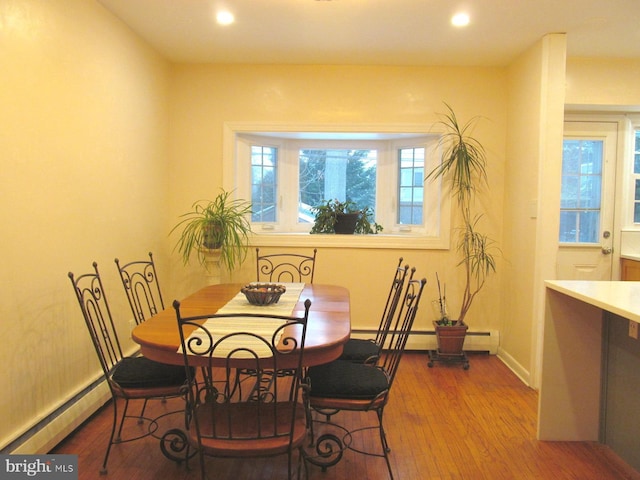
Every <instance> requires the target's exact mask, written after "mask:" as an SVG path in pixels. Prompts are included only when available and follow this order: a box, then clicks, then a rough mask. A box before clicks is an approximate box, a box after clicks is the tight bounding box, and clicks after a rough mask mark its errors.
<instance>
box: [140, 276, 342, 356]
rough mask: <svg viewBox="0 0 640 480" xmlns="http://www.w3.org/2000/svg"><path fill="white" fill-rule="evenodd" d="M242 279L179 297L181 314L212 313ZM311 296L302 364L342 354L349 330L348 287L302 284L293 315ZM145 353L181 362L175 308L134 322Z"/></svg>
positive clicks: (238, 289) (236, 291)
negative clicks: (138, 323)
mask: <svg viewBox="0 0 640 480" xmlns="http://www.w3.org/2000/svg"><path fill="white" fill-rule="evenodd" d="M243 285H244V284H242V283H232V284H220V285H209V286H207V287H204V288H202V289H201V290H198V291H197V292H195V293H193V294H192V295H189V296H188V297H187V298H185V299H184V300H181V301H180V313H181V315H182V316H183V317H190V316H195V315H206V314H213V313H215V312H216V311H217V310H218V309H219V308H221V307H223V306H224V305H225V304H226V303H227V302H228V301H229V300H231V299H232V298H233V297H234V296H235V295H236V294H237V293H238V292H239V291H240V288H242V286H243ZM307 298H308V299H309V300H311V308H310V310H309V321H308V324H307V339H306V345H305V352H304V365H305V366H313V365H320V364H323V363H327V362H330V361H332V360H335V359H336V358H338V357H339V356H340V355H341V354H342V348H343V345H344V343H345V342H346V341H347V340H348V339H349V335H350V332H351V316H350V302H349V291H348V290H347V289H346V288H344V287H340V286H336V285H317V284H307V285H305V287H304V289H303V291H302V293H301V294H300V298H299V300H298V303H297V305H296V307H295V308H294V311H293V315H298V314H302V312H304V301H305V300H306V299H307ZM132 338H133V340H134V341H135V342H136V343H138V344H139V345H140V351H141V353H142V354H143V355H144V356H145V357H148V358H150V359H152V360H156V361H158V362H163V363H169V364H173V365H183V364H184V359H183V357H182V354H181V353H178V348H179V347H180V334H179V332H178V323H177V320H176V312H175V310H174V308H173V307H169V308H167V309H165V310H163V311H162V312H160V313H158V314H157V315H154V316H153V317H151V318H149V319H148V320H146V321H145V322H143V323H141V324H140V325H138V326H137V327H136V328H134V329H133V332H132Z"/></svg>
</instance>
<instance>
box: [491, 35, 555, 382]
mask: <svg viewBox="0 0 640 480" xmlns="http://www.w3.org/2000/svg"><path fill="white" fill-rule="evenodd" d="M565 51H566V39H565V36H564V35H562V34H552V35H547V36H546V37H544V38H543V39H541V40H540V41H539V42H537V43H536V44H535V45H533V46H532V47H531V48H530V49H528V50H527V51H526V52H524V53H523V54H522V55H520V56H519V58H518V59H517V61H515V62H513V63H512V65H510V67H509V115H508V117H509V131H508V142H507V158H508V161H507V173H506V181H505V199H507V200H506V201H505V202H504V207H505V210H504V224H505V228H504V232H505V234H504V237H503V238H504V244H503V248H504V253H505V257H506V258H508V261H507V262H505V264H504V276H503V282H504V283H503V285H504V287H503V292H504V294H503V297H502V298H503V317H502V319H503V323H502V326H501V336H502V337H501V344H500V352H499V353H500V355H501V356H502V357H503V359H504V360H505V362H506V363H507V364H509V366H510V367H511V368H512V369H513V370H514V371H515V372H516V373H518V374H519V375H520V376H521V378H523V380H525V381H526V382H527V383H534V384H535V382H534V381H533V380H534V379H533V378H531V375H532V374H535V368H536V361H537V357H536V354H537V351H536V348H537V346H538V344H537V338H538V334H539V332H538V325H540V324H541V323H540V322H541V320H542V317H541V315H542V312H543V311H544V305H543V304H542V305H541V302H543V300H544V297H543V293H544V280H545V279H551V278H554V275H555V270H554V267H555V250H556V247H557V232H558V227H557V225H558V211H559V210H558V205H559V201H560V200H559V193H560V175H559V170H560V165H561V162H562V120H563V105H564V98H563V97H564V64H565Z"/></svg>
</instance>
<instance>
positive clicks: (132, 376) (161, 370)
mask: <svg viewBox="0 0 640 480" xmlns="http://www.w3.org/2000/svg"><path fill="white" fill-rule="evenodd" d="M111 378H113V380H114V381H115V382H116V383H117V384H118V385H120V386H121V387H123V388H153V387H171V386H180V385H182V384H183V383H185V381H186V379H187V374H186V372H185V369H184V366H179V365H167V364H164V363H159V362H155V361H153V360H150V359H148V358H146V357H125V358H123V359H122V360H121V361H120V363H118V365H117V366H116V367H115V369H114V371H113V374H112V377H111Z"/></svg>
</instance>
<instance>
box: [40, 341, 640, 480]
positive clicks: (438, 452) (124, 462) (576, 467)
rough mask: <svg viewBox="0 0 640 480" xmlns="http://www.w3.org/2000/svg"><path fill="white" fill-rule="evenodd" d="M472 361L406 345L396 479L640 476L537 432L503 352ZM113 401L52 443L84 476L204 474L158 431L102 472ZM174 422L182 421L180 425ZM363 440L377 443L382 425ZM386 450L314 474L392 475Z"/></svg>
mask: <svg viewBox="0 0 640 480" xmlns="http://www.w3.org/2000/svg"><path fill="white" fill-rule="evenodd" d="M469 357H470V363H471V368H470V369H469V370H466V371H465V370H463V369H462V368H461V367H460V366H456V365H450V366H447V365H442V364H436V365H435V366H434V367H433V368H428V367H427V356H426V354H423V353H407V354H406V355H405V357H404V358H403V360H402V364H401V365H400V369H399V373H398V377H397V379H396V383H395V385H394V386H393V391H392V392H391V400H390V402H389V404H388V405H387V407H386V409H385V414H384V421H385V428H386V432H387V436H388V440H389V444H390V446H391V449H392V452H391V463H392V467H393V471H394V475H395V478H396V479H397V480H413V479H416V480H418V479H420V480H421V479H434V480H453V479H464V480H467V479H469V480H476V479H477V480H482V479H505V480H514V479H518V480H519V479H549V480H551V479H553V480H556V479H580V480H591V479H593V480H606V479H612V480H613V479H616V480H618V479H634V480H635V479H640V473H638V472H636V471H635V470H633V469H631V468H630V467H629V466H627V465H626V464H625V463H624V462H622V461H621V460H620V459H619V458H618V457H617V456H616V455H615V454H613V453H612V452H611V451H610V450H609V449H608V448H607V447H605V446H603V445H599V444H595V443H583V442H540V441H538V440H536V417H537V401H538V396H537V393H536V392H535V391H534V390H532V389H530V388H528V387H527V386H525V385H524V384H523V383H522V382H521V381H520V380H519V379H518V378H517V377H516V376H515V375H514V374H513V373H512V372H511V371H510V370H509V369H508V368H507V367H506V366H505V365H504V364H503V363H502V362H501V361H500V360H499V359H498V358H496V357H494V356H489V355H483V354H476V355H470V356H469ZM177 402H179V401H178V400H171V401H169V402H168V403H167V404H164V405H163V404H160V403H159V402H156V403H155V404H154V405H153V409H154V410H153V411H154V412H155V413H158V412H161V411H171V410H172V409H176V408H179V407H180V405H179V403H177ZM374 417H375V414H374V413H370V414H360V413H351V412H341V413H339V414H338V415H336V416H335V417H334V419H333V420H334V421H336V422H338V423H344V424H348V425H350V426H352V425H357V424H359V423H363V422H368V423H373V422H374V420H375V418H374ZM111 419H112V410H111V407H110V406H108V408H104V409H103V410H101V411H100V412H98V413H97V414H96V415H95V416H94V417H93V418H92V419H91V420H90V421H88V422H87V423H86V424H85V425H83V426H82V427H81V428H80V429H78V430H77V431H76V432H75V433H74V434H73V435H72V436H70V437H69V438H67V439H66V440H65V441H64V442H62V443H61V444H60V445H58V447H56V448H55V449H54V450H53V452H52V453H73V454H78V456H79V460H78V461H79V478H80V479H81V480H90V479H98V478H102V479H105V478H114V479H125V478H126V479H127V480H158V479H176V480H187V479H189V480H191V479H199V478H200V471H199V466H198V462H197V458H194V459H193V460H191V461H190V462H189V468H187V467H186V466H185V465H184V464H182V465H177V464H175V463H173V462H171V461H169V460H167V459H166V458H165V457H164V456H163V455H162V453H161V452H160V449H159V442H158V440H156V439H154V438H145V439H142V440H138V441H135V442H131V443H126V444H120V445H116V446H114V447H113V449H112V452H111V457H110V459H109V474H108V476H106V477H105V476H100V475H99V469H100V465H101V463H102V458H103V455H104V450H105V446H106V440H107V436H108V434H109V429H110V427H111ZM172 423H173V425H172ZM171 426H177V427H179V426H180V417H179V415H174V416H169V417H167V418H165V419H163V421H162V424H161V426H160V431H164V429H165V428H170V427H171ZM354 442H359V444H362V445H366V446H367V447H370V448H376V446H377V445H378V440H377V436H376V433H375V432H370V433H367V434H365V435H362V436H361V438H355V439H354ZM285 464H286V459H285V457H275V458H266V459H255V460H254V459H251V460H236V459H215V458H208V459H207V466H208V474H209V478H210V479H214V478H215V479H229V480H244V479H251V480H254V479H255V480H280V479H282V478H285V476H286V475H285V472H286V465H285ZM387 478H388V473H387V469H386V465H385V463H384V460H383V459H381V458H374V457H366V456H363V455H360V454H357V453H355V452H352V451H347V452H345V454H344V458H343V459H342V461H341V462H340V463H338V465H336V466H335V467H331V468H330V469H328V470H327V471H326V472H322V471H321V470H320V469H319V468H317V467H315V466H309V479H310V480H320V479H323V480H342V479H349V480H360V479H367V480H377V479H387Z"/></svg>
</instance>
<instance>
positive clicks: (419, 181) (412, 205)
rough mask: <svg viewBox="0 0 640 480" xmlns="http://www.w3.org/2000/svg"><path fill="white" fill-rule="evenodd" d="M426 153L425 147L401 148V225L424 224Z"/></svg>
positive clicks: (399, 218)
mask: <svg viewBox="0 0 640 480" xmlns="http://www.w3.org/2000/svg"><path fill="white" fill-rule="evenodd" d="M424 155H425V149H424V147H419V148H401V149H400V150H399V154H398V156H399V162H398V163H399V168H400V171H399V174H398V178H399V185H398V199H399V201H398V215H397V222H398V223H399V224H401V225H422V218H423V217H422V215H423V211H422V209H423V199H424Z"/></svg>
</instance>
